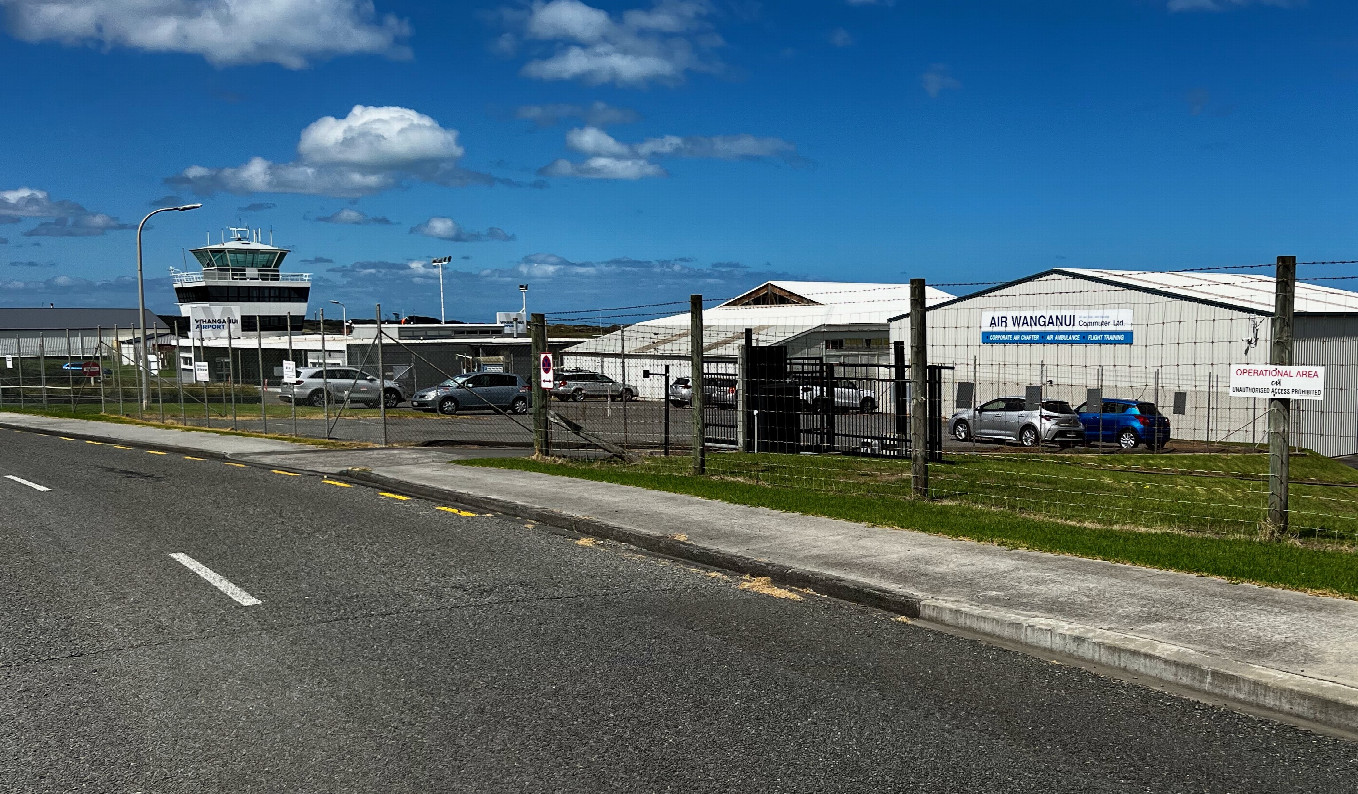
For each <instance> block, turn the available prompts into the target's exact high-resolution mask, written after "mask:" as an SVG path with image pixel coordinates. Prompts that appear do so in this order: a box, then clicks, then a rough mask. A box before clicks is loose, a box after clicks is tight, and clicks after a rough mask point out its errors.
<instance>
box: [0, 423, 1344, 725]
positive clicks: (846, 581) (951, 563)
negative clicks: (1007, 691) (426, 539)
mask: <svg viewBox="0 0 1358 794" xmlns="http://www.w3.org/2000/svg"><path fill="white" fill-rule="evenodd" d="M0 427H10V428H13V429H26V430H33V431H37V432H44V433H52V434H56V435H64V436H69V437H73V438H94V439H98V440H113V441H119V442H121V443H129V444H136V445H141V446H147V447H152V448H161V449H173V450H183V451H192V452H195V453H197V454H205V455H218V456H225V457H230V458H231V459H233V460H237V461H240V462H244V463H254V464H258V465H267V466H270V467H279V468H287V469H289V470H292V471H310V472H316V473H324V474H327V475H332V476H340V477H343V478H347V479H351V480H353V481H356V482H367V483H369V484H373V485H380V486H382V487H384V488H387V489H390V490H396V491H403V492H405V493H409V494H412V495H417V496H419V495H427V496H430V497H436V498H439V499H442V500H445V501H455V502H460V503H462V504H464V505H466V506H469V507H477V508H481V509H487V510H494V511H496V512H502V513H507V514H510V515H517V516H521V517H523V518H528V519H533V520H536V521H541V522H543V523H547V524H550V525H554V526H558V527H562V528H565V529H570V530H574V531H577V532H582V533H585V534H592V535H599V536H603V537H608V538H612V539H615V540H622V541H626V542H629V543H634V544H636V545H638V546H642V547H645V548H648V549H651V550H653V551H659V552H662V553H666V554H671V555H673V556H676V557H681V558H686V559H690V560H693V561H696V562H700V563H705V564H709V565H715V566H719V567H723V568H728V569H732V570H736V571H738V572H742V573H750V574H755V575H767V576H773V577H775V578H776V579H779V580H781V581H783V582H786V583H790V584H799V585H804V586H809V587H812V588H813V589H816V590H817V591H818V592H823V593H825V594H827V595H832V596H836V597H840V598H846V599H849V600H852V601H857V602H860V603H865V604H868V605H872V606H877V607H882V608H886V609H890V610H894V611H896V612H899V613H902V614H904V615H906V616H908V617H911V618H916V619H919V620H921V621H923V622H926V623H928V624H933V625H936V626H940V627H943V628H945V629H950V630H959V631H962V632H965V633H969V634H973V635H976V636H980V637H982V638H986V639H990V640H994V641H998V642H1001V643H1003V644H1006V645H1009V646H1011V647H1017V648H1020V649H1024V650H1027V651H1029V652H1032V653H1036V654H1038V655H1044V656H1052V657H1054V658H1061V659H1062V660H1065V661H1077V662H1085V663H1089V664H1092V665H1096V666H1098V667H1100V668H1103V669H1105V670H1106V671H1111V672H1113V673H1114V674H1118V675H1123V676H1127V677H1133V678H1137V679H1140V680H1142V681H1143V682H1146V683H1149V684H1153V685H1162V686H1165V687H1167V688H1171V689H1174V690H1179V691H1186V692H1189V693H1192V694H1194V695H1195V696H1197V697H1200V698H1202V699H1204V700H1208V701H1211V702H1222V703H1226V704H1228V705H1233V706H1236V707H1243V708H1245V709H1250V710H1260V711H1263V712H1265V713H1272V714H1274V715H1279V716H1282V717H1283V718H1285V719H1288V720H1289V721H1292V722H1297V723H1300V724H1303V725H1307V724H1309V725H1312V726H1313V727H1319V728H1323V729H1326V730H1328V731H1329V732H1336V733H1340V734H1343V735H1348V736H1350V737H1358V601H1350V600H1346V599H1339V598H1325V597H1321V596H1312V595H1306V594H1304V593H1296V592H1291V591H1286V590H1275V589H1271V588H1266V587H1257V586H1254V585H1248V584H1232V583H1230V582H1226V581H1223V580H1220V579H1214V578H1211V577H1201V576H1193V575H1190V574H1180V573H1172V572H1167V571H1157V570H1152V569H1147V568H1138V567H1135V566H1131V565H1120V564H1116V563H1107V562H1100V561H1097V560H1086V559H1081V558H1077V557H1065V556H1060V555H1055V554H1045V553H1041V552H1029V551H1019V550H1010V549H1004V548H1000V547H998V546H993V545H988V544H981V543H974V542H970V541H964V540H953V539H949V538H941V537H936V536H933V535H928V534H924V533H921V532H911V531H906V530H899V529H888V528H882V527H871V526H867V525H863V524H855V523H852V522H848V521H838V520H834V519H828V518H819V517H815V516H803V515H798V514H792V513H782V512H778V511H775V510H768V509H764V508H756V507H744V506H740V505H731V504H727V503H724V502H715V501H711V500H707V499H700V498H696V497H691V496H683V495H679V494H670V493H664V492H658V491H649V490H645V489H640V488H633V487H631V486H625V485H612V484H607V483H598V482H591V481H585V480H573V479H569V478H563V477H553V476H549V475H543V474H535V473H531V472H517V471H507V470H502V469H481V468H472V467H465V466H455V465H449V462H450V461H452V460H454V459H455V458H464V459H465V458H472V457H486V456H489V455H522V454H524V451H523V450H489V449H453V448H416V449H411V448H392V449H364V450H327V449H317V448H315V447H311V446H307V445H304V444H294V443H290V442H284V441H274V440H268V439H250V438H241V437H235V436H225V435H216V434H210V433H201V432H191V431H181V430H167V429H160V428H148V427H142V426H135V425H119V424H112V423H105V422H91V421H84V420H66V419H53V418H50V417H37V416H27V415H22V414H8V413H0Z"/></svg>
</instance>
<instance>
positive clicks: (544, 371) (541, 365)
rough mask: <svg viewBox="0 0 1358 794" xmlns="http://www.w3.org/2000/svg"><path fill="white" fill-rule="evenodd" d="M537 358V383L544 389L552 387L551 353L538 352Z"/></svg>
mask: <svg viewBox="0 0 1358 794" xmlns="http://www.w3.org/2000/svg"><path fill="white" fill-rule="evenodd" d="M538 359H539V361H538V383H539V384H540V385H541V386H542V388H544V389H550V388H552V380H553V379H552V375H553V369H552V354H551V353H539V354H538Z"/></svg>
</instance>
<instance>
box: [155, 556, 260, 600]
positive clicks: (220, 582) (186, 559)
mask: <svg viewBox="0 0 1358 794" xmlns="http://www.w3.org/2000/svg"><path fill="white" fill-rule="evenodd" d="M170 556H171V557H173V558H174V559H175V560H176V561H178V562H179V563H180V564H182V565H183V566H184V567H185V568H188V569H189V570H190V571H193V572H194V573H196V574H198V575H199V576H201V577H203V578H204V579H206V580H207V581H208V583H209V584H211V585H212V586H213V587H215V588H217V589H218V590H221V591H222V592H223V593H226V594H227V595H229V596H231V598H233V599H235V601H236V603H237V604H240V605H241V606H243V607H252V606H254V605H255V604H259V603H261V602H260V600H259V599H258V598H255V597H254V596H252V595H250V594H249V593H247V592H245V591H244V590H242V589H240V588H239V587H236V586H235V585H234V584H231V583H230V582H228V581H227V580H226V579H223V578H222V577H221V576H219V575H218V574H217V573H216V572H215V571H213V570H212V569H211V568H209V567H207V566H206V565H204V564H202V563H201V562H199V561H197V560H195V559H194V558H192V557H190V556H189V555H187V554H183V553H181V552H175V553H173V554H171V555H170Z"/></svg>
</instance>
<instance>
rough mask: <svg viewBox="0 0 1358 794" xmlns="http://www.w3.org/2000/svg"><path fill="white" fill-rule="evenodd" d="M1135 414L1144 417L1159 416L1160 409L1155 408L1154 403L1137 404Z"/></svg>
mask: <svg viewBox="0 0 1358 794" xmlns="http://www.w3.org/2000/svg"><path fill="white" fill-rule="evenodd" d="M1136 412H1137V413H1139V414H1144V415H1145V416H1159V415H1160V409H1159V408H1156V407H1155V403H1137V404H1136Z"/></svg>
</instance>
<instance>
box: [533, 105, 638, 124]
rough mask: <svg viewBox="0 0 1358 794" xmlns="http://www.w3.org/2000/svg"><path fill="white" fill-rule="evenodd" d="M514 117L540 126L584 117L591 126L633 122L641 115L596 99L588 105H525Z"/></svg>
mask: <svg viewBox="0 0 1358 794" xmlns="http://www.w3.org/2000/svg"><path fill="white" fill-rule="evenodd" d="M514 118H516V119H525V120H527V121H531V122H533V123H534V124H536V125H538V126H539V127H550V126H552V125H553V124H556V123H557V122H559V121H561V120H562V119H567V118H578V119H583V120H584V122H585V123H586V124H588V125H589V126H591V127H607V126H608V125H610V124H631V123H632V122H635V121H636V120H637V119H638V118H639V117H638V115H637V112H636V111H635V110H630V109H628V108H617V107H613V106H612V105H609V104H606V103H604V102H599V101H597V100H596V101H595V102H594V103H593V104H591V105H588V106H584V105H566V104H555V105H523V106H520V107H519V108H517V109H515V111H514Z"/></svg>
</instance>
